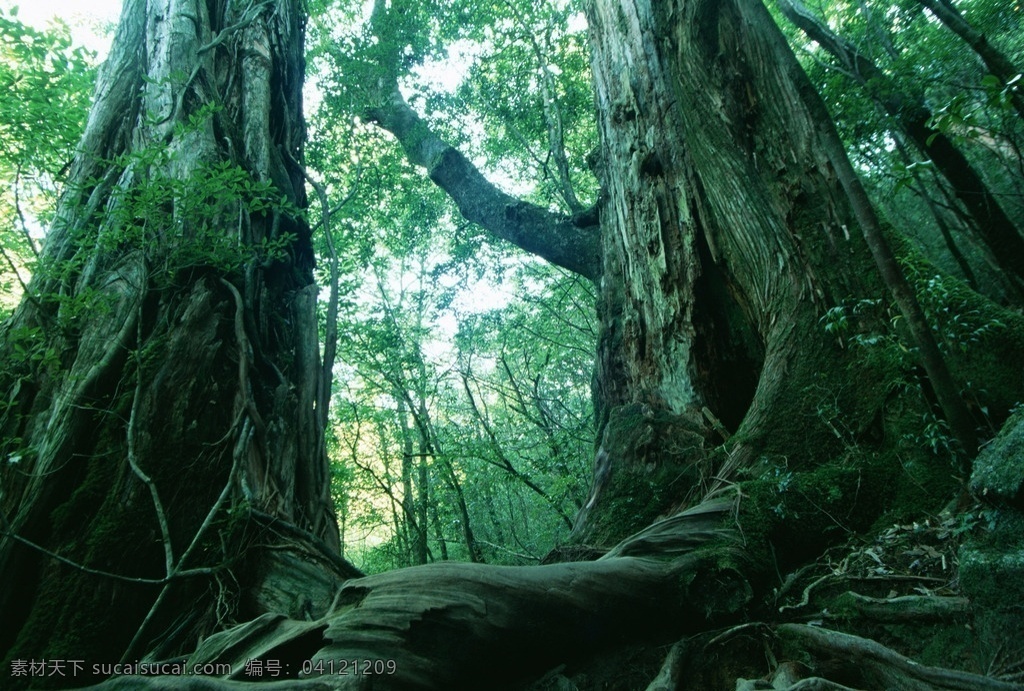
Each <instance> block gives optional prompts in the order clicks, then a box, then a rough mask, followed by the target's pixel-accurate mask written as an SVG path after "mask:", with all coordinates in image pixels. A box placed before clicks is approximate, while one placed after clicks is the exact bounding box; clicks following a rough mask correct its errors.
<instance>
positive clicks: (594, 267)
mask: <svg viewBox="0 0 1024 691" xmlns="http://www.w3.org/2000/svg"><path fill="white" fill-rule="evenodd" d="M379 5H380V3H378V7H377V8H376V9H375V11H374V19H373V20H372V21H373V23H374V24H375V26H374V30H375V31H376V32H378V33H384V32H386V31H387V30H388V27H387V26H386V24H387V22H388V18H387V17H386V16H382V12H390V11H393V10H382V8H381V7H380V6H379ZM382 22H383V24H384V26H382V24H381V23H382ZM387 43H388V41H387V40H384V39H383V38H382V40H381V44H387ZM391 43H393V44H394V45H395V46H396V47H397V46H399V45H400V42H395V41H392V42H391ZM396 49H397V48H396ZM396 49H392V50H391V51H383V53H384V54H383V55H382V57H381V60H380V67H381V69H380V72H379V75H380V80H379V81H378V84H377V86H376V89H375V91H376V93H375V94H374V97H372V100H371V101H370V103H372V105H371V106H369V107H368V108H367V109H366V111H365V117H366V119H368V120H369V121H371V122H374V123H376V124H377V125H379V126H380V127H382V128H383V129H385V130H387V131H388V132H390V133H391V134H393V135H394V136H395V138H396V139H398V142H399V143H400V144H401V145H402V148H403V149H404V150H405V153H406V156H407V157H408V159H409V162H410V163H412V164H413V165H417V166H422V167H423V168H426V170H427V174H428V175H429V176H430V179H431V180H433V181H434V183H435V184H437V186H438V187H440V188H441V189H443V190H444V191H445V192H447V193H448V196H450V197H451V198H452V200H453V201H454V202H455V203H456V205H458V207H459V211H460V212H461V213H462V215H463V216H464V217H465V218H466V219H467V220H469V221H472V222H473V223H477V224H479V225H480V226H482V227H483V228H484V229H486V230H487V231H489V232H490V233H491V234H492V235H495V236H497V237H499V238H501V239H503V240H508V241H509V242H511V243H512V244H514V245H516V246H517V247H519V248H521V249H524V250H526V251H527V252H529V253H531V254H535V255H537V256H539V257H541V258H543V259H546V260H547V261H549V262H551V263H552V264H556V265H558V266H561V267H563V268H565V269H568V270H569V271H572V272H574V273H577V274H580V275H581V276H585V277H586V278H589V279H591V280H596V279H597V277H598V275H599V273H600V266H601V263H600V244H599V234H598V232H597V221H596V218H595V215H594V214H593V213H592V210H588V211H583V212H581V213H578V214H575V215H573V216H567V215H564V214H557V213H552V212H550V211H548V210H547V209H545V208H543V207H540V206H537V205H536V204H531V203H529V202H525V201H523V200H521V199H517V198H516V197H513V196H512V195H509V194H506V193H504V192H502V191H501V190H499V189H498V188H497V187H495V186H494V185H493V184H491V183H490V182H489V181H488V180H487V179H486V178H485V177H484V176H483V174H482V173H481V172H480V171H479V170H478V169H477V168H476V166H474V165H473V164H472V163H471V162H470V161H469V159H468V158H466V157H465V156H464V155H463V154H462V153H461V152H459V151H458V150H457V149H455V148H454V147H452V146H451V145H449V144H448V143H447V142H445V141H443V140H442V139H441V138H440V137H438V136H437V135H436V134H435V133H434V132H433V131H432V130H431V129H430V126H429V125H428V124H427V122H426V121H425V120H423V118H421V117H420V116H419V115H418V114H417V113H416V112H415V111H414V110H413V109H412V108H411V107H410V106H409V104H408V103H407V102H406V100H405V98H404V97H403V96H402V94H401V92H400V91H399V90H398V79H397V75H396V71H395V69H393V68H391V67H390V65H388V64H386V63H387V62H388V61H390V62H392V63H397V61H396V60H394V57H395V55H394V50H396Z"/></svg>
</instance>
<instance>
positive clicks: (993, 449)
mask: <svg viewBox="0 0 1024 691" xmlns="http://www.w3.org/2000/svg"><path fill="white" fill-rule="evenodd" d="M971 491H972V492H974V493H975V494H978V495H981V496H983V497H998V498H1000V499H1004V500H1007V501H1011V502H1018V503H1019V502H1022V501H1024V410H1021V411H1018V412H1017V413H1015V414H1014V415H1012V416H1011V417H1010V419H1009V420H1007V421H1006V424H1005V425H1003V429H1002V431H1001V432H1000V433H999V434H998V435H997V436H996V438H995V439H993V440H992V443H991V444H989V445H988V446H986V447H985V448H984V449H982V451H981V453H979V454H978V457H977V458H976V459H975V460H974V470H973V472H972V473H971Z"/></svg>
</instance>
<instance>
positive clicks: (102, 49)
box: [0, 0, 121, 61]
mask: <svg viewBox="0 0 1024 691" xmlns="http://www.w3.org/2000/svg"><path fill="white" fill-rule="evenodd" d="M12 7H17V8H18V19H20V20H21V21H23V22H25V23H26V24H31V25H32V26H36V27H39V28H45V27H46V25H47V23H49V22H50V21H51V20H53V19H54V18H60V19H61V20H63V21H64V22H65V23H66V24H67V25H68V26H70V27H71V36H72V37H73V39H74V41H75V43H76V44H80V45H84V46H85V47H86V48H88V49H89V50H94V51H96V52H97V54H98V55H97V58H98V59H99V60H100V61H102V60H103V59H105V58H106V55H107V51H108V50H110V41H111V40H112V39H113V36H114V34H113V31H112V29H113V27H114V26H116V25H117V20H118V17H120V15H121V0H18V1H14V0H0V8H3V9H4V11H9V10H10V9H11V8H12Z"/></svg>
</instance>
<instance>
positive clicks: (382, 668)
mask: <svg viewBox="0 0 1024 691" xmlns="http://www.w3.org/2000/svg"><path fill="white" fill-rule="evenodd" d="M397 669H398V665H397V664H396V663H395V661H394V660H371V659H368V658H367V659H362V660H359V659H353V660H306V661H304V662H303V663H302V675H303V676H307V675H308V676H324V675H327V676H331V675H333V676H346V675H350V674H351V675H360V676H368V675H371V674H372V675H387V674H394V673H395V671H396V670H397Z"/></svg>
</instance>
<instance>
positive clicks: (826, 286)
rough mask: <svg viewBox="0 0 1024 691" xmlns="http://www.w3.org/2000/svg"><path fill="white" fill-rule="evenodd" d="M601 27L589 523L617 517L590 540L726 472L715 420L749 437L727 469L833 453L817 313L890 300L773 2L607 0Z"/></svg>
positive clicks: (830, 351) (593, 529) (827, 363)
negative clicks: (601, 201) (783, 42)
mask: <svg viewBox="0 0 1024 691" xmlns="http://www.w3.org/2000/svg"><path fill="white" fill-rule="evenodd" d="M589 19H590V25H591V32H592V33H591V36H592V50H593V58H592V66H593V69H594V80H595V87H596V93H597V99H598V113H599V118H598V122H599V127H600V131H601V137H602V141H603V143H604V147H603V150H604V156H605V160H604V162H603V166H604V179H603V183H604V189H605V192H606V194H605V199H606V202H605V205H604V207H603V208H602V209H601V219H602V231H603V232H602V237H603V258H604V264H603V279H602V292H601V298H600V311H601V315H602V332H601V337H600V343H599V354H598V355H599V363H598V366H599V368H600V371H599V376H598V381H599V386H600V389H601V390H600V400H601V402H602V404H603V412H602V419H601V421H602V432H601V435H602V436H601V441H600V446H599V450H598V454H597V466H596V469H595V480H594V485H593V488H592V496H591V499H590V501H589V502H588V503H587V507H586V509H585V510H584V517H585V518H588V517H587V513H588V512H590V513H591V514H592V513H593V512H594V511H595V510H599V509H600V510H603V512H604V514H605V515H604V517H603V518H600V519H595V517H593V516H590V517H589V518H588V520H583V521H580V523H579V524H578V525H577V535H578V536H579V538H580V539H584V540H587V541H595V540H596V541H599V542H604V541H606V540H608V538H609V537H612V538H617V537H622V535H623V533H622V532H620V531H623V530H624V529H625V530H626V531H627V532H628V530H629V528H635V527H637V526H636V525H635V524H633V525H630V526H629V527H627V525H624V522H623V518H624V517H623V516H621V515H619V514H620V513H624V514H627V515H628V514H629V513H633V512H635V507H636V506H637V505H639V506H640V507H643V508H644V509H645V513H646V515H643V516H642V517H640V520H650V519H651V518H653V517H654V516H656V515H658V514H659V513H661V512H666V511H671V510H672V508H673V506H674V505H677V504H678V503H679V502H680V501H681V500H683V499H684V497H682V496H680V493H678V492H674V493H666V492H664V491H663V490H662V489H661V488H663V487H665V486H666V485H667V484H669V483H672V482H675V483H676V486H678V485H679V483H678V482H676V479H677V478H679V477H681V476H682V477H685V478H686V480H687V482H686V483H685V484H687V485H688V486H690V487H692V488H694V493H695V494H696V493H699V492H700V491H701V489H702V488H706V487H707V485H708V483H710V482H711V478H712V477H713V476H715V475H718V476H719V477H721V476H722V472H723V471H722V468H721V467H720V459H719V460H715V459H711V458H709V457H708V455H707V453H706V451H705V449H706V448H707V447H709V446H710V443H709V442H712V441H714V440H715V438H714V437H712V436H711V434H710V428H711V425H709V424H708V423H707V422H706V421H705V420H710V421H721V424H722V425H724V427H725V428H726V430H727V431H728V432H737V431H738V432H739V433H740V439H742V441H741V442H740V443H739V444H737V445H736V447H735V448H734V450H733V453H732V455H731V457H730V458H729V460H728V462H727V463H728V466H729V467H730V468H735V467H737V466H742V465H744V464H745V463H748V462H750V461H751V460H753V459H754V458H755V457H756V456H757V455H758V454H764V453H765V452H768V453H780V454H785V455H786V456H787V457H789V458H790V459H791V460H792V461H795V460H796V458H795V457H796V456H800V457H802V458H803V459H804V461H807V460H811V459H812V458H814V457H817V459H818V460H819V461H820V460H821V459H822V458H827V455H828V454H829V453H830V451H829V449H830V448H834V440H829V439H827V437H825V436H821V437H820V438H819V437H818V436H817V434H816V432H815V431H814V430H813V429H807V426H806V425H805V424H804V422H803V421H805V420H806V419H808V418H809V417H814V412H813V411H811V410H807V408H806V407H805V406H807V405H808V403H807V402H805V401H806V396H803V395H802V389H803V388H805V387H807V386H809V385H810V384H812V383H813V382H814V381H815V380H816V379H818V377H819V373H824V372H828V371H834V370H835V369H836V367H837V366H838V367H844V366H845V364H841V363H843V361H844V360H846V359H847V356H848V353H844V352H842V351H840V350H839V349H837V348H836V347H835V344H834V342H832V341H831V340H829V339H827V338H826V334H825V332H824V330H823V329H822V328H821V325H820V324H819V318H820V317H821V315H822V314H824V313H825V311H826V310H827V309H828V308H829V307H831V306H834V305H837V304H840V303H842V302H843V301H844V300H849V299H857V298H868V297H872V298H874V297H878V296H881V295H882V294H884V293H883V289H882V285H881V282H880V281H879V279H878V278H877V277H878V273H877V271H876V270H875V268H874V266H873V263H872V262H871V258H870V255H869V253H868V252H867V248H866V247H865V245H864V242H863V240H862V239H861V237H860V232H859V229H858V226H857V222H856V220H855V219H854V215H853V213H852V211H851V208H850V205H849V203H848V201H847V198H846V195H845V194H844V192H843V190H842V189H841V188H840V186H839V184H838V182H837V180H836V177H835V173H834V171H833V167H832V164H831V162H830V161H829V158H828V155H827V152H826V148H825V146H824V143H823V141H822V139H821V137H822V133H821V128H820V127H819V124H818V122H817V121H816V119H815V117H814V116H813V115H812V114H810V113H809V112H808V111H807V109H806V107H805V106H804V104H803V101H802V97H801V94H800V93H799V89H798V86H797V85H796V84H794V82H793V80H792V72H791V70H790V67H791V63H792V61H793V60H794V58H793V56H792V54H791V53H789V52H788V50H786V51H784V50H782V49H781V48H780V45H779V42H778V41H777V40H773V39H774V34H775V33H777V29H776V27H775V26H774V24H773V23H772V22H771V19H770V17H769V16H768V15H767V13H766V12H765V10H764V8H763V7H762V6H761V5H760V3H751V2H725V3H722V2H705V1H700V0H698V1H679V2H673V3H670V4H669V6H666V7H661V6H655V5H654V4H648V3H646V2H643V1H637V2H626V3H611V2H595V3H593V4H592V5H591V8H590V11H589ZM822 383H823V384H824V382H822ZM864 384H865V385H866V386H868V385H869V384H868V382H864ZM825 386H832V385H831V384H825ZM836 393H837V394H838V393H839V392H838V390H837V391H836ZM839 395H843V394H839ZM865 422H866V421H864V420H861V421H858V422H856V423H855V424H856V425H862V424H864V423H865ZM798 428H799V429H798ZM705 430H708V431H705ZM769 431H770V432H771V435H767V433H768V432H769ZM808 434H811V435H815V441H814V442H813V443H810V441H809V438H808ZM718 435H721V432H719V433H718ZM721 440H722V439H721V437H720V436H718V438H717V441H721ZM630 496H632V497H634V499H632V500H630V502H629V504H627V505H622V500H623V499H624V498H626V497H630ZM639 497H645V498H643V499H641V498H639ZM617 504H618V505H620V510H619V512H615V511H609V510H608V509H609V506H611V507H614V506H615V505H617ZM630 504H631V505H632V506H630ZM627 523H628V522H627Z"/></svg>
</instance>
